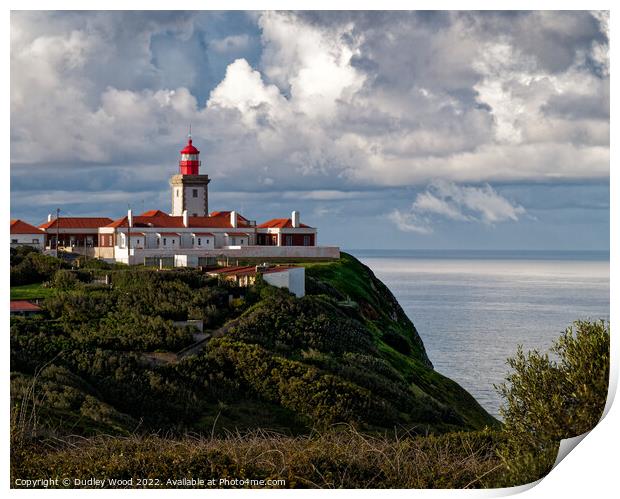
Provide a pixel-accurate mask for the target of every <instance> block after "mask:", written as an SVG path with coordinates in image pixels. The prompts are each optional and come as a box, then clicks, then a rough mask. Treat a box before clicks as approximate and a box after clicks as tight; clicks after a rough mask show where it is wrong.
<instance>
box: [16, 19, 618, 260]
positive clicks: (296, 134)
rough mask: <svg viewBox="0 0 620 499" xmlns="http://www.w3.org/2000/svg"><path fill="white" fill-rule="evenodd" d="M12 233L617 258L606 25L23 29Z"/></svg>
mask: <svg viewBox="0 0 620 499" xmlns="http://www.w3.org/2000/svg"><path fill="white" fill-rule="evenodd" d="M10 57H11V63H10V64H11V138H10V145H11V168H10V181H11V217H12V218H21V219H24V220H26V221H28V222H30V223H33V224H39V223H41V222H43V221H45V220H46V219H47V214H48V213H55V210H56V208H60V209H61V216H62V215H64V216H87V215H92V216H95V215H96V216H109V217H111V218H116V217H119V216H122V215H123V214H126V211H127V208H128V207H129V206H130V207H131V208H132V209H133V211H134V213H136V212H137V213H140V212H142V211H146V210H148V209H155V208H157V209H162V210H164V211H169V210H170V194H169V193H170V187H169V184H168V179H169V177H170V176H171V175H173V174H175V173H177V171H178V160H179V150H180V149H181V148H182V147H183V146H184V145H185V143H186V141H187V133H188V127H189V125H190V124H191V127H192V136H193V139H194V145H196V146H197V147H198V148H199V149H200V150H201V160H202V167H201V173H207V174H209V176H210V177H211V178H212V181H211V184H210V186H209V187H210V191H209V193H210V202H209V208H210V210H233V209H234V210H237V211H239V212H240V213H242V214H243V215H244V216H245V217H246V218H249V219H251V220H257V221H258V222H259V223H260V222H262V221H266V220H268V219H270V218H274V217H287V216H290V212H291V211H292V210H298V211H300V212H301V220H302V222H304V223H307V224H309V225H311V226H314V227H317V228H318V231H319V232H318V240H319V244H333V245H338V246H341V247H342V248H348V249H353V248H358V249H361V248H377V249H380V248H397V249H435V248H437V249H554V250H558V249H565V250H608V249H609V166H610V165H609V16H608V13H606V12H585V11H561V12H552V11H544V12H542V11H541V12H524V11H519V12H505V11H504V12H489V11H485V12H468V11H460V12H449V11H440V12H432V11H420V12H363V11H356V12H338V11H332V12H323V11H310V12H274V11H268V12H242V11H235V12H217V11H201V12H183V11H174V12H165V11H148V12H139V11H102V12H96V11H95V12H94V11H89V12H70V11H62V12H61V11H57V12H54V11H45V12H43V11H29V12H15V11H13V12H12V13H11V56H10Z"/></svg>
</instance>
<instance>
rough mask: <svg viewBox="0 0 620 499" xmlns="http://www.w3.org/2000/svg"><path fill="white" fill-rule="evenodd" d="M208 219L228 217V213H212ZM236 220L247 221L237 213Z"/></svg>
mask: <svg viewBox="0 0 620 499" xmlns="http://www.w3.org/2000/svg"><path fill="white" fill-rule="evenodd" d="M209 216H210V217H230V211H212V212H211V214H210V215H209ZM237 220H242V221H244V222H247V221H248V219H247V218H245V217H244V216H243V215H241V213H237Z"/></svg>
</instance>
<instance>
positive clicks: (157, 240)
mask: <svg viewBox="0 0 620 499" xmlns="http://www.w3.org/2000/svg"><path fill="white" fill-rule="evenodd" d="M157 246H159V237H158V238H157Z"/></svg>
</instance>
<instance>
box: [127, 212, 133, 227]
mask: <svg viewBox="0 0 620 499" xmlns="http://www.w3.org/2000/svg"><path fill="white" fill-rule="evenodd" d="M127 223H128V224H129V227H133V215H132V213H131V209H129V210H127Z"/></svg>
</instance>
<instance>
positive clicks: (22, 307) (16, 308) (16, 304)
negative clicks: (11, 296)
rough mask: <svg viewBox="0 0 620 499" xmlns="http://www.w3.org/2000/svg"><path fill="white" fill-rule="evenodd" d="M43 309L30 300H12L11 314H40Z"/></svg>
mask: <svg viewBox="0 0 620 499" xmlns="http://www.w3.org/2000/svg"><path fill="white" fill-rule="evenodd" d="M40 310H41V307H39V305H36V304H35V303H32V302H30V301H28V300H11V312H39V311H40Z"/></svg>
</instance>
